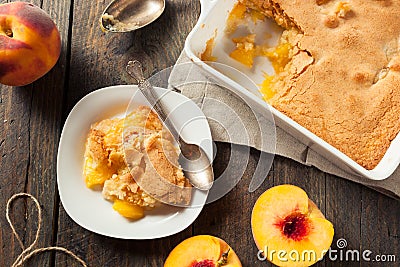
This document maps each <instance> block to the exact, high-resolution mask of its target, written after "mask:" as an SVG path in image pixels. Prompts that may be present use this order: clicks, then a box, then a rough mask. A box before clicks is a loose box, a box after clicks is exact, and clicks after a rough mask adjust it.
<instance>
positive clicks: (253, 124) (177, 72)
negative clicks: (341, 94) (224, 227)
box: [169, 52, 400, 198]
mask: <svg viewBox="0 0 400 267" xmlns="http://www.w3.org/2000/svg"><path fill="white" fill-rule="evenodd" d="M189 62H190V59H189V58H188V57H187V56H186V54H185V52H182V54H181V55H180V57H179V59H178V60H177V63H176V65H175V66H179V65H182V64H190V63H189ZM190 69H191V68H187V67H185V68H176V67H175V68H173V69H172V72H171V74H170V77H169V86H172V87H174V88H175V89H176V90H178V91H180V92H181V93H182V94H183V95H185V96H187V97H188V98H190V99H193V100H194V101H195V102H197V104H198V105H199V106H200V107H201V109H202V111H203V112H204V114H205V115H206V117H207V118H208V121H209V124H210V128H211V133H212V137H213V139H214V141H219V142H228V143H233V144H239V145H246V146H250V147H253V148H255V149H257V150H260V151H262V152H266V153H275V154H276V155H280V156H284V157H287V158H290V159H293V160H295V161H298V162H300V163H302V164H305V165H308V166H315V167H316V168H318V169H320V170H321V171H324V172H326V173H330V174H333V175H336V176H339V177H343V178H345V179H348V180H351V181H354V182H357V183H361V184H364V185H366V186H368V187H371V188H373V189H375V190H377V191H379V192H382V193H384V194H386V195H389V196H392V197H395V198H400V168H397V170H396V171H395V172H394V173H393V174H392V175H391V176H390V177H389V178H387V179H385V180H383V181H374V180H370V179H367V178H364V177H360V176H357V175H353V174H350V173H348V172H346V171H344V170H342V169H340V168H338V167H337V166H336V165H334V164H333V163H331V162H330V161H329V160H327V159H326V158H324V157H323V156H321V155H319V154H318V153H317V152H315V151H314V150H313V149H311V148H309V147H307V145H305V144H303V143H301V142H300V141H298V140H297V139H296V138H295V137H293V136H292V135H290V134H288V133H287V132H285V131H284V130H282V129H281V128H279V127H276V126H275V125H274V124H273V123H271V122H270V120H268V119H267V118H264V117H263V116H265V115H263V116H262V115H259V114H258V113H257V112H255V111H254V110H252V109H251V107H250V106H249V105H247V104H246V102H245V101H244V100H243V99H241V98H240V97H238V96H237V95H235V94H234V93H232V92H231V91H229V90H227V89H226V88H222V87H221V86H218V85H216V84H214V83H208V82H206V83H204V82H203V83H197V82H196V81H204V77H200V76H202V75H203V74H200V73H199V72H197V71H190ZM189 76H190V77H189ZM197 76H198V77H197Z"/></svg>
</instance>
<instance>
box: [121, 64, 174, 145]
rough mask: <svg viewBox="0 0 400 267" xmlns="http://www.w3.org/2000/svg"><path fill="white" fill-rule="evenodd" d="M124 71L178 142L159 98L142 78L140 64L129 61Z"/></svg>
mask: <svg viewBox="0 0 400 267" xmlns="http://www.w3.org/2000/svg"><path fill="white" fill-rule="evenodd" d="M126 71H127V72H128V73H129V74H130V75H131V76H132V77H133V78H134V79H135V80H136V81H137V82H138V87H139V90H140V91H141V92H142V94H143V95H144V96H145V97H146V99H147V100H148V101H149V103H150V105H151V107H152V108H153V109H154V110H155V111H156V113H157V114H158V116H159V117H160V119H161V120H162V121H163V122H164V124H165V126H166V127H167V128H168V130H169V131H170V132H171V134H172V136H173V137H174V138H175V140H180V137H179V133H178V131H177V130H176V128H175V126H174V125H173V123H172V122H171V121H170V120H169V119H168V116H167V114H166V113H165V109H164V107H163V104H162V101H161V98H158V96H157V94H156V92H155V90H154V87H153V86H152V85H151V84H150V82H149V81H148V80H146V78H144V75H143V70H142V64H141V63H140V62H139V61H137V60H134V61H129V62H128V64H127V65H126Z"/></svg>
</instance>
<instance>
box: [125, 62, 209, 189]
mask: <svg viewBox="0 0 400 267" xmlns="http://www.w3.org/2000/svg"><path fill="white" fill-rule="evenodd" d="M126 71H127V72H128V73H129V74H130V75H131V76H132V77H133V78H134V79H135V80H136V81H137V82H138V87H139V89H140V91H141V92H142V94H143V95H144V96H145V97H146V98H147V100H148V101H149V102H150V105H151V106H152V107H153V109H154V110H155V111H156V113H157V114H158V116H159V117H160V119H161V120H162V121H163V122H164V124H165V126H166V127H167V128H168V130H169V131H170V132H171V134H172V135H173V136H174V137H175V139H176V140H177V141H178V144H179V147H180V150H181V154H180V156H179V163H180V165H181V167H182V169H183V173H184V174H185V177H186V178H188V179H189V182H190V183H191V184H192V185H193V186H194V187H196V188H198V189H200V190H208V189H210V188H211V186H212V184H213V181H214V173H213V169H212V165H211V162H210V159H209V158H208V156H207V154H206V153H205V152H204V150H203V149H202V148H201V147H200V146H198V145H196V144H188V143H186V142H185V141H184V140H183V139H182V137H181V136H180V134H179V132H178V130H177V129H176V128H175V126H174V125H173V123H172V122H171V121H170V120H169V119H167V114H166V113H165V109H164V107H163V104H162V101H161V99H158V97H157V95H156V93H155V91H154V88H153V86H152V85H151V84H150V82H149V81H148V80H146V79H145V78H144V76H143V71H142V65H141V64H140V62H139V61H137V60H135V61H129V62H128V65H127V66H126Z"/></svg>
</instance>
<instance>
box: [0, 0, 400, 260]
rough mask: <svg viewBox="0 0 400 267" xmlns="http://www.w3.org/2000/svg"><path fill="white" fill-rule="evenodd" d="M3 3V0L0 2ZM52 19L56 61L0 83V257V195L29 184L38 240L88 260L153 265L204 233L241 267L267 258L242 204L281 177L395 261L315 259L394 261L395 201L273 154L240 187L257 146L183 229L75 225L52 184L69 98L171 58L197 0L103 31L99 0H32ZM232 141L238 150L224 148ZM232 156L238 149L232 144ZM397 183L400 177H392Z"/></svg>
mask: <svg viewBox="0 0 400 267" xmlns="http://www.w3.org/2000/svg"><path fill="white" fill-rule="evenodd" d="M3 2H4V1H3ZM32 2H33V3H35V4H36V5H39V6H41V7H42V8H43V9H44V10H45V11H47V12H48V13H49V14H50V15H51V17H52V18H53V19H54V20H55V22H56V23H57V25H58V27H59V30H60V33H61V36H62V44H63V45H62V53H61V56H60V59H59V61H58V63H57V65H56V66H55V67H54V68H53V69H52V70H51V71H50V72H49V73H48V74H47V75H46V76H45V77H43V78H41V79H40V80H38V81H36V82H35V83H33V84H32V85H29V86H25V87H21V88H12V87H9V86H2V85H0V123H1V125H2V126H1V127H0V156H1V158H0V160H1V161H0V169H1V173H0V229H1V230H0V266H11V264H12V262H13V261H14V260H15V259H16V257H17V256H18V255H19V253H20V252H21V249H20V248H19V246H18V243H17V241H16V239H15V237H14V236H13V235H12V233H11V229H10V227H9V226H8V224H7V222H6V219H5V206H6V201H7V199H9V198H10V197H11V196H12V195H13V194H14V193H19V192H28V193H31V194H32V195H34V196H35V197H37V199H38V200H39V201H40V203H41V207H42V209H43V225H42V227H43V228H42V230H41V233H40V236H39V241H38V244H37V247H45V246H63V247H66V248H68V249H70V250H72V251H73V252H74V253H76V254H77V255H78V256H80V257H81V258H82V259H84V260H85V261H86V262H87V263H88V265H89V266H162V265H163V262H164V260H165V258H166V257H167V255H168V253H169V252H170V250H172V248H173V247H174V246H176V245H177V244H178V243H179V242H181V241H182V240H183V239H185V238H187V237H189V236H192V235H197V234H212V235H215V236H219V237H221V238H223V239H225V240H226V241H227V242H228V243H229V244H230V245H231V246H232V247H233V248H234V249H235V251H236V252H237V254H238V255H239V257H240V259H241V260H242V263H243V266H271V264H269V263H267V262H261V261H259V260H258V259H257V256H256V255H257V248H256V246H255V244H254V241H253V238H252V234H251V228H250V215H251V209H252V207H253V205H254V202H255V201H256V199H257V198H258V196H259V195H260V194H261V193H262V192H264V191H265V190H266V189H268V188H270V187H271V186H273V185H278V184H283V183H290V184H295V185H299V186H301V187H302V188H304V189H305V191H306V192H307V193H308V194H309V196H310V198H311V199H313V200H314V201H315V202H316V203H317V205H318V206H319V207H320V208H321V210H322V212H323V213H324V214H325V215H326V217H327V218H328V219H329V220H330V221H331V222H332V223H333V225H334V226H335V239H334V243H333V244H334V246H335V242H336V240H337V239H339V238H345V239H346V240H347V242H348V246H347V248H348V249H359V250H365V249H369V250H371V251H372V252H373V254H393V255H395V256H396V258H397V262H396V263H386V264H384V263H376V262H369V263H368V262H363V261H361V262H340V261H331V260H328V259H327V258H325V260H324V261H322V262H320V263H318V264H316V266H399V263H400V223H399V221H400V202H399V201H398V200H395V199H391V198H389V197H387V196H384V195H382V194H380V193H377V192H375V191H373V190H371V189H369V188H366V187H364V186H361V185H358V184H355V183H352V182H349V181H346V180H344V179H341V178H338V177H334V176H332V175H328V174H325V173H323V172H321V171H319V170H317V169H315V168H312V167H306V166H303V165H301V164H298V163H296V162H294V161H291V160H288V159H285V158H282V157H275V160H274V163H273V167H272V170H271V171H270V172H269V174H268V177H267V179H266V180H265V181H264V183H263V184H262V186H261V187H260V188H259V189H258V190H257V191H255V192H253V193H249V192H248V190H247V188H248V184H249V182H250V178H251V177H252V174H253V172H254V170H255V168H256V165H257V160H258V157H259V153H258V152H257V151H255V150H251V155H250V159H249V163H248V166H247V169H246V171H245V173H244V175H243V178H242V179H241V181H240V182H239V184H238V185H237V186H236V187H235V188H234V189H233V190H232V191H231V192H229V194H227V195H226V196H224V197H223V198H222V199H220V200H218V201H216V202H214V203H211V204H209V205H207V206H205V207H204V209H203V211H202V212H201V214H200V216H199V217H198V218H197V220H196V221H195V222H194V223H193V224H192V225H191V226H190V227H188V228H187V229H186V230H184V231H182V232H181V233H178V234H175V235H173V236H170V237H166V238H161V239H157V240H148V241H129V240H119V239H114V238H108V237H104V236H101V235H98V234H94V233H91V232H89V231H87V230H85V229H84V228H82V227H80V226H78V225H77V224H76V223H75V222H74V221H73V220H72V219H71V218H70V217H69V216H68V215H67V214H66V213H65V211H64V209H63V206H62V204H61V203H60V200H59V196H58V192H57V184H56V162H57V147H58V142H59V138H60V134H61V130H62V127H63V124H64V120H65V118H66V116H67V115H68V113H69V111H70V110H71V108H72V107H73V106H74V105H75V104H76V102H77V101H78V100H79V99H81V98H82V97H83V96H84V95H86V94H87V93H89V92H91V91H94V90H96V89H98V88H101V87H105V86H109V85H115V84H128V83H131V82H132V80H131V79H130V78H128V77H127V75H126V74H125V72H124V66H125V64H126V62H127V61H128V60H130V59H133V58H135V59H138V60H140V61H142V62H143V64H144V66H145V68H146V70H145V75H146V76H149V75H151V74H152V73H154V72H156V71H158V70H162V69H164V68H166V67H169V66H172V65H173V64H174V62H175V61H176V60H177V58H178V56H179V54H180V52H181V51H182V49H183V45H184V41H185V38H186V36H187V34H188V33H189V32H190V30H191V28H192V27H193V26H194V24H195V22H196V20H197V18H198V15H199V13H200V3H199V2H198V0H167V1H166V2H167V3H166V9H165V12H164V14H163V15H162V16H161V17H160V18H159V19H158V20H157V21H156V22H154V23H153V24H151V25H149V26H148V27H145V28H143V29H140V30H138V31H135V32H132V33H126V34H104V33H102V32H101V30H100V28H99V25H98V17H99V15H100V14H101V12H102V10H103V9H104V8H105V7H106V5H107V4H108V2H109V1H108V0H107V1H106V0H102V1H100V0H94V1H83V0H42V1H39V0H35V1H32ZM217 148H218V153H217V158H216V160H215V165H214V168H215V173H216V176H217V177H218V175H220V174H221V173H223V172H224V170H225V167H226V164H227V162H228V161H231V162H240V160H241V157H240V153H245V152H243V151H242V150H244V148H243V147H240V146H231V145H229V144H223V143H219V144H217ZM231 150H235V151H238V155H239V156H235V157H233V158H231V157H230V155H231V153H230V151H231ZM235 155H237V154H236V153H235ZM399 186H400V185H399ZM32 207H33V205H32V204H31V203H30V202H25V201H23V200H20V201H17V202H16V203H15V205H14V208H13V212H12V216H11V218H12V220H13V221H14V225H15V226H16V228H17V229H18V232H19V233H21V236H22V238H23V240H24V242H25V244H30V243H31V242H32V241H33V239H34V235H35V229H36V227H37V224H36V222H35V221H36V219H35V218H36V217H37V215H36V213H35V212H32V210H33V208H32ZM26 266H78V263H76V262H74V261H73V260H72V259H71V258H69V257H67V256H65V255H64V254H60V253H51V252H49V253H44V254H41V255H39V256H37V257H35V258H34V259H32V260H30V261H29V262H28V263H27V264H26Z"/></svg>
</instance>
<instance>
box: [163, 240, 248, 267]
mask: <svg viewBox="0 0 400 267" xmlns="http://www.w3.org/2000/svg"><path fill="white" fill-rule="evenodd" d="M222 266H224V267H241V266H242V264H241V263H240V260H239V258H238V256H237V255H236V253H235V252H234V251H233V249H232V248H231V247H230V246H229V245H228V244H227V243H226V242H225V241H224V240H222V239H220V238H218V237H215V236H211V235H197V236H193V237H190V238H188V239H186V240H184V241H182V242H181V243H180V244H178V245H177V246H176V247H175V248H174V249H173V250H172V251H171V253H170V254H169V255H168V258H167V259H166V260H165V263H164V267H222Z"/></svg>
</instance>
